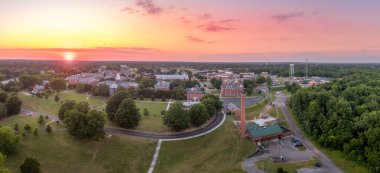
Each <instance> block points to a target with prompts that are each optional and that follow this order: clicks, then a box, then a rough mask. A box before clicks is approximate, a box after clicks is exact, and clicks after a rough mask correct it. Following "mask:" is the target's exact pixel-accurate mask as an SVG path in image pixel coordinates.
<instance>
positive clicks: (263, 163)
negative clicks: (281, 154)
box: [255, 159, 317, 173]
mask: <svg viewBox="0 0 380 173" xmlns="http://www.w3.org/2000/svg"><path fill="white" fill-rule="evenodd" d="M315 163H317V160H315V159H313V160H308V161H300V162H291V163H274V162H272V161H271V160H260V161H257V162H256V164H255V166H256V167H257V168H258V169H261V170H265V171H266V172H267V173H277V168H280V167H281V168H282V169H284V171H286V172H287V173H296V172H297V169H300V168H313V167H314V166H315Z"/></svg>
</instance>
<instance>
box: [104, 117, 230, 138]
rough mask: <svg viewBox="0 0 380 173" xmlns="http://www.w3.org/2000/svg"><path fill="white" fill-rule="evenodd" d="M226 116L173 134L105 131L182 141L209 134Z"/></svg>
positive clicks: (123, 130)
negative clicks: (202, 125) (191, 129)
mask: <svg viewBox="0 0 380 173" xmlns="http://www.w3.org/2000/svg"><path fill="white" fill-rule="evenodd" d="M224 116H225V115H224V114H222V113H218V114H217V115H216V116H215V118H214V119H213V120H212V121H211V122H210V123H209V124H207V125H206V126H205V127H201V128H199V129H197V130H193V131H187V132H180V133H173V134H157V133H149V132H142V131H136V130H128V129H115V128H109V127H105V128H104V130H105V131H106V132H108V133H114V134H115V133H116V134H122V135H130V136H137V137H144V138H151V139H182V138H187V137H192V136H196V135H200V134H203V133H207V132H209V131H211V130H213V129H214V128H215V127H217V126H218V125H220V124H221V123H223V120H224Z"/></svg>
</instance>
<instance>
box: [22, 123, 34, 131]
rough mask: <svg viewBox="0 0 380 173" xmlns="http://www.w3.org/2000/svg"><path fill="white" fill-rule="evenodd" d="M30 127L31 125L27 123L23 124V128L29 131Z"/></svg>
mask: <svg viewBox="0 0 380 173" xmlns="http://www.w3.org/2000/svg"><path fill="white" fill-rule="evenodd" d="M31 129H32V127H31V126H30V125H29V124H25V126H24V130H26V131H28V132H29V131H30V130H31Z"/></svg>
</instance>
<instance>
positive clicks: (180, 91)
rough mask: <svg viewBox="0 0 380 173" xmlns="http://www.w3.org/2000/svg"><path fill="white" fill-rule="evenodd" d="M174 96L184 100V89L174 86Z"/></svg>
mask: <svg viewBox="0 0 380 173" xmlns="http://www.w3.org/2000/svg"><path fill="white" fill-rule="evenodd" d="M174 98H175V99H177V100H185V99H186V91H185V89H183V88H182V87H179V88H176V89H175V92H174Z"/></svg>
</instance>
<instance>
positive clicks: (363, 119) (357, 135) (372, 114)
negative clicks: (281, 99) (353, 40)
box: [289, 69, 380, 172]
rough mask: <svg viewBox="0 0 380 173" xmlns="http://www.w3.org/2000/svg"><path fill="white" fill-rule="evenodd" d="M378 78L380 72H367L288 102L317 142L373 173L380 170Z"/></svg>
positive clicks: (299, 93)
mask: <svg viewBox="0 0 380 173" xmlns="http://www.w3.org/2000/svg"><path fill="white" fill-rule="evenodd" d="M379 74H380V71H379V69H373V70H372V71H366V70H364V71H361V72H360V73H357V74H354V75H350V76H347V77H344V78H342V79H341V80H336V81H333V82H332V83H328V84H324V85H320V86H318V87H311V88H304V89H299V90H298V91H297V92H296V93H295V94H294V95H292V96H291V98H290V100H289V105H290V107H291V109H292V111H293V112H294V114H295V116H296V117H297V118H298V120H299V122H300V124H301V126H302V127H303V129H304V130H305V131H306V133H308V134H309V135H311V136H312V138H313V139H314V140H316V141H317V142H318V143H319V144H321V145H322V146H323V147H326V148H331V149H336V150H340V151H343V152H344V154H345V156H346V158H347V159H349V160H353V161H355V162H357V163H359V164H362V165H364V166H366V167H368V168H370V169H371V170H372V171H374V172H376V171H378V167H379V166H380V75H379ZM293 87H294V86H293ZM290 88H292V87H290Z"/></svg>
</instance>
